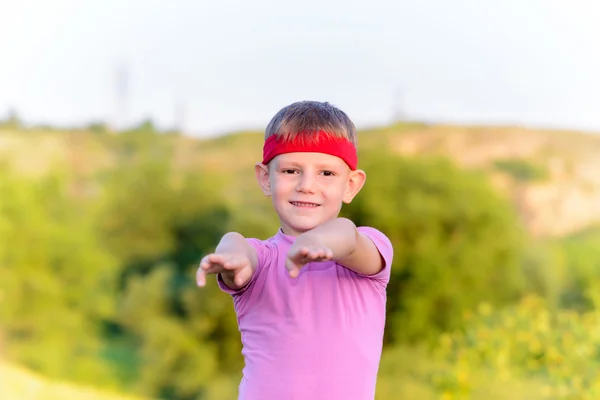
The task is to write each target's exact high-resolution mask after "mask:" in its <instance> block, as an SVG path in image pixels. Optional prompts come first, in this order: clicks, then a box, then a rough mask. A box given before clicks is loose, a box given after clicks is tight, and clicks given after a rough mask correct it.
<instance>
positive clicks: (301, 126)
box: [265, 101, 358, 147]
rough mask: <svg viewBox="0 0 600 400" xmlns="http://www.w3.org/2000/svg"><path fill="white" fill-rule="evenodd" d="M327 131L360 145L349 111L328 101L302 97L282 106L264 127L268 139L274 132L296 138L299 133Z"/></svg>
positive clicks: (308, 136)
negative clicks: (295, 101) (308, 99)
mask: <svg viewBox="0 0 600 400" xmlns="http://www.w3.org/2000/svg"><path fill="white" fill-rule="evenodd" d="M319 131H325V132H328V133H330V134H331V135H333V136H335V137H338V138H344V139H347V140H349V141H350V143H352V144H353V145H354V147H358V140H357V137H356V127H355V126H354V123H353V122H352V121H351V120H350V118H348V116H347V115H346V113H344V112H343V111H342V110H340V109H338V108H336V107H334V106H333V105H331V104H329V103H321V102H318V101H300V102H297V103H293V104H290V105H289V106H286V107H284V108H282V109H281V110H279V112H278V113H277V114H275V116H274V117H273V118H272V119H271V122H269V124H268V125H267V129H266V130H265V141H266V140H268V139H269V138H270V137H271V136H278V137H279V138H281V139H284V140H293V139H295V138H296V137H298V136H305V137H306V138H310V137H314V135H315V133H316V132H319Z"/></svg>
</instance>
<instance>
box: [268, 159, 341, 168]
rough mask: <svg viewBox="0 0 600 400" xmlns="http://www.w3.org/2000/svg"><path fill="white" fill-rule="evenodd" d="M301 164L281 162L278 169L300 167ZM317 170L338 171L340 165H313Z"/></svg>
mask: <svg viewBox="0 0 600 400" xmlns="http://www.w3.org/2000/svg"><path fill="white" fill-rule="evenodd" d="M302 166H303V165H302V163H299V162H298V161H283V162H280V163H279V167H280V168H281V167H302ZM315 166H316V167H317V168H318V169H339V168H341V167H342V165H335V164H334V163H319V164H315Z"/></svg>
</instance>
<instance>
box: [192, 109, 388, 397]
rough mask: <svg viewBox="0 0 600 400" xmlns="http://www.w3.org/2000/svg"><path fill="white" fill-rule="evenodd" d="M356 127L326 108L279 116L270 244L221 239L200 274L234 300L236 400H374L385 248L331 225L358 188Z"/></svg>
mask: <svg viewBox="0 0 600 400" xmlns="http://www.w3.org/2000/svg"><path fill="white" fill-rule="evenodd" d="M356 144H357V138H356V129H355V127H354V124H353V123H352V122H351V121H350V119H349V118H348V117H347V116H346V114H345V113H344V112H342V111H341V110H339V109H337V108H336V107H334V106H332V105H330V104H328V103H320V102H314V101H304V102H298V103H294V104H291V105H289V106H287V107H284V108H283V109H282V110H281V111H279V112H278V113H277V114H276V115H275V116H274V117H273V119H272V120H271V122H270V123H269V124H268V126H267V129H266V132H265V143H264V147H263V161H262V162H261V163H258V164H256V166H255V172H256V178H257V180H258V183H259V185H260V187H261V189H262V191H263V193H264V194H265V195H266V196H269V197H271V199H272V203H273V206H274V208H275V211H276V212H277V214H278V216H279V220H280V223H281V227H280V229H279V230H278V231H277V233H276V234H275V235H274V236H273V237H272V238H270V239H268V240H266V241H261V240H258V239H254V238H244V237H243V236H242V235H240V234H239V233H235V232H231V233H228V234H226V235H225V236H224V237H223V238H222V240H221V242H220V243H219V245H218V246H217V248H216V251H215V253H213V254H209V255H206V256H205V257H204V258H202V260H201V262H200V267H199V268H198V273H197V283H198V286H200V287H202V286H204V285H205V284H206V274H217V282H218V285H219V287H220V288H221V289H222V290H223V291H225V292H226V293H229V294H231V296H232V297H233V302H234V307H235V311H236V314H237V319H238V326H239V330H240V333H241V338H242V344H243V350H242V354H243V355H244V361H245V367H244V369H243V378H242V381H241V383H240V386H239V398H238V399H239V400H256V399H261V400H271V399H273V400H275V399H277V400H295V399H302V400H316V399H324V400H325V399H326V400H367V399H370V400H372V399H373V398H374V396H375V386H376V378H377V372H378V368H379V361H380V357H381V349H382V339H383V331H384V323H385V302H386V286H387V283H388V280H389V277H390V267H391V265H392V254H393V249H392V245H391V243H390V241H389V240H388V238H387V237H386V236H384V235H383V234H382V233H381V232H379V231H377V230H376V229H374V228H369V227H358V228H357V227H356V226H355V225H354V223H352V221H350V220H348V219H345V218H338V215H339V212H340V210H341V207H342V203H350V202H351V201H352V199H353V198H354V197H355V196H356V195H357V194H358V192H359V191H360V189H361V188H362V187H363V185H364V183H365V179H366V175H365V172H364V171H361V170H359V169H357V150H356Z"/></svg>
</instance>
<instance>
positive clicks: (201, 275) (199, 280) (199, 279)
mask: <svg viewBox="0 0 600 400" xmlns="http://www.w3.org/2000/svg"><path fill="white" fill-rule="evenodd" d="M196 284H197V285H198V286H199V287H204V286H205V285H206V272H205V271H204V269H202V268H201V267H200V268H198V271H197V272H196Z"/></svg>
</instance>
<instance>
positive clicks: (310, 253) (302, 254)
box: [285, 244, 333, 278]
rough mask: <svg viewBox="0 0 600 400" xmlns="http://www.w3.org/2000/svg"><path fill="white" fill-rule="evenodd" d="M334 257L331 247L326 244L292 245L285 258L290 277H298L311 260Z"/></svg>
mask: <svg viewBox="0 0 600 400" xmlns="http://www.w3.org/2000/svg"><path fill="white" fill-rule="evenodd" d="M332 258H333V252H332V251H331V249H329V248H327V247H325V246H301V245H300V246H296V245H295V244H294V245H292V247H291V248H290V251H289V252H288V254H287V258H286V260H285V268H286V269H287V270H288V273H289V274H290V277H292V278H296V277H297V276H298V275H299V274H300V269H301V268H302V267H304V266H305V265H306V264H308V263H310V262H318V261H328V260H331V259H332Z"/></svg>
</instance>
